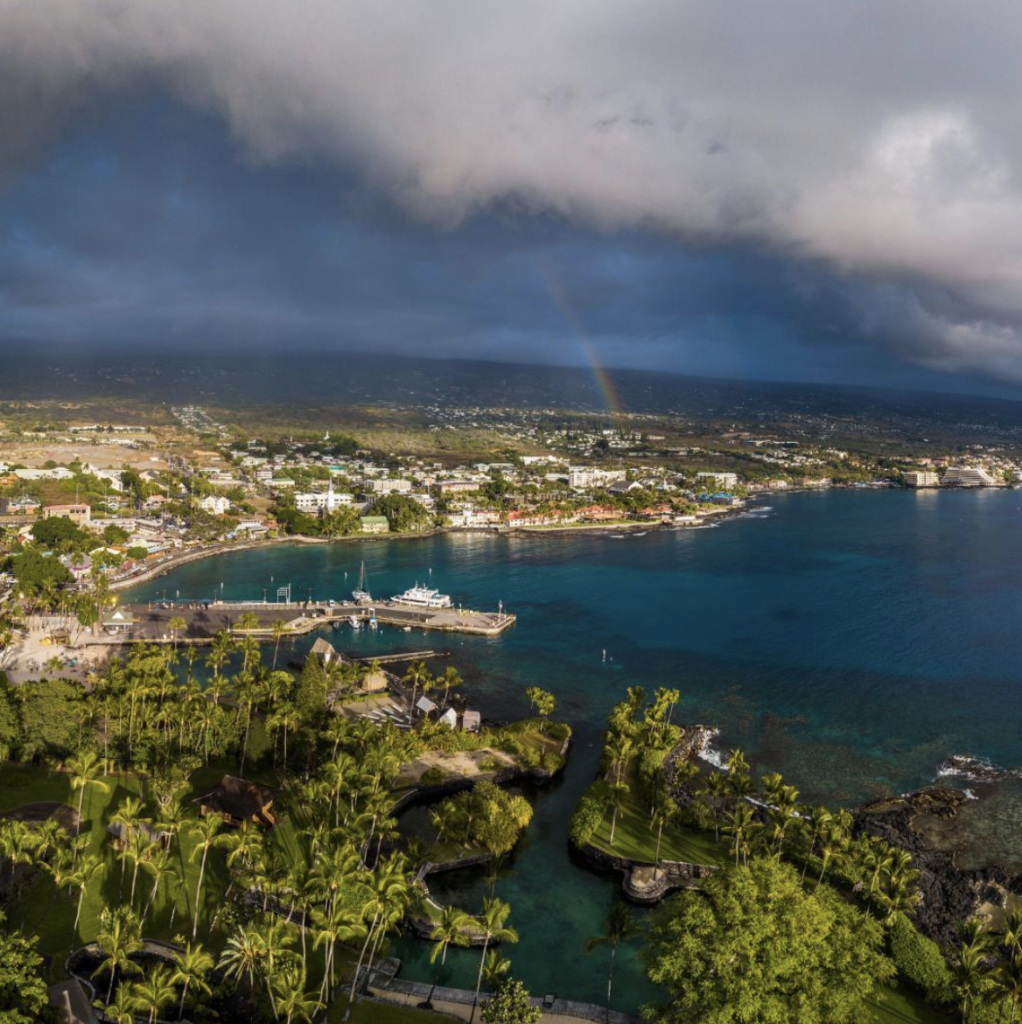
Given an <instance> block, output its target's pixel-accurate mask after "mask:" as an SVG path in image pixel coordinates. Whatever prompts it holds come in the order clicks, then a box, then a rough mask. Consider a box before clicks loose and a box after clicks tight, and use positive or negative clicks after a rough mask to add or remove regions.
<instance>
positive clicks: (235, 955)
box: [218, 928, 266, 989]
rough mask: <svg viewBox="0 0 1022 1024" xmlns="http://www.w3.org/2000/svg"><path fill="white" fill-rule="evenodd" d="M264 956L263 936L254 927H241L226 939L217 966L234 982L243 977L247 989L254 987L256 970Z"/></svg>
mask: <svg viewBox="0 0 1022 1024" xmlns="http://www.w3.org/2000/svg"><path fill="white" fill-rule="evenodd" d="M265 956H266V946H265V944H264V943H263V937H262V936H261V935H260V934H259V933H258V931H256V930H255V929H251V930H247V929H245V928H242V929H240V930H239V931H238V932H237V933H236V934H234V935H232V936H231V937H230V938H229V939H228V940H227V945H226V947H225V948H224V951H223V953H221V954H220V963H219V964H218V966H219V967H220V968H221V970H223V972H224V977H225V978H233V979H234V980H235V981H236V982H241V981H242V980H243V979H245V980H247V981H248V987H249V989H252V988H254V987H255V975H256V971H257V970H258V969H259V966H260V964H261V963H262V960H263V957H265Z"/></svg>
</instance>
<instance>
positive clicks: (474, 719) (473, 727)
mask: <svg viewBox="0 0 1022 1024" xmlns="http://www.w3.org/2000/svg"><path fill="white" fill-rule="evenodd" d="M482 720H483V716H482V715H481V714H480V713H479V712H478V711H466V712H465V713H464V714H463V715H462V716H461V727H462V729H464V730H465V732H479V726H480V725H481V724H482Z"/></svg>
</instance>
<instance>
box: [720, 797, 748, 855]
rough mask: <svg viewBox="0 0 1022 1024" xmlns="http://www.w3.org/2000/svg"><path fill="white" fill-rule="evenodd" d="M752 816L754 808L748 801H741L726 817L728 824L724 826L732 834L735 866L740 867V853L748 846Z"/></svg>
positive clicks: (727, 833) (726, 831)
mask: <svg viewBox="0 0 1022 1024" xmlns="http://www.w3.org/2000/svg"><path fill="white" fill-rule="evenodd" d="M752 818H753V815H752V808H751V807H750V806H749V805H748V804H746V803H740V804H739V805H738V806H737V807H736V808H735V809H734V810H733V811H732V812H731V813H730V814H729V815H728V816H727V818H726V819H725V820H726V821H727V824H726V825H725V826H724V833H725V834H726V835H729V836H731V845H732V848H733V849H734V854H735V867H738V855H739V854H740V853H742V852H743V851H744V850H746V849H747V847H748V840H749V831H750V829H751V828H752Z"/></svg>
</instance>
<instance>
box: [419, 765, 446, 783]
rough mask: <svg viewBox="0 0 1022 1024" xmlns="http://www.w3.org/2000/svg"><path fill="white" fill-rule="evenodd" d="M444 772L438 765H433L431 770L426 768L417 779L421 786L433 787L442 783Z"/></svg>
mask: <svg viewBox="0 0 1022 1024" xmlns="http://www.w3.org/2000/svg"><path fill="white" fill-rule="evenodd" d="M445 777H446V776H445V774H444V770H443V768H441V767H440V766H439V765H436V764H435V765H433V767H432V768H427V769H426V770H425V771H424V772H423V773H422V775H421V776H420V778H419V782H420V784H421V785H423V786H435V785H437V784H438V783H441V782H443V781H444V778H445Z"/></svg>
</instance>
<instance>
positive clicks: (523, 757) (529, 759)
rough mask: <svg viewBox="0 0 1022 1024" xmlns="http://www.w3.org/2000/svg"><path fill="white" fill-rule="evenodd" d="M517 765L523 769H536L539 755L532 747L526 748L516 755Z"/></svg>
mask: <svg viewBox="0 0 1022 1024" xmlns="http://www.w3.org/2000/svg"><path fill="white" fill-rule="evenodd" d="M518 763H519V764H520V765H521V766H522V767H523V768H530V769H531V768H538V767H539V753H538V752H537V751H535V750H533V749H532V747H526V749H525V750H523V751H522V752H521V753H520V754H519V755H518Z"/></svg>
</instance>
